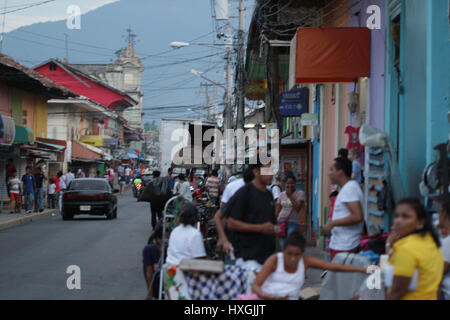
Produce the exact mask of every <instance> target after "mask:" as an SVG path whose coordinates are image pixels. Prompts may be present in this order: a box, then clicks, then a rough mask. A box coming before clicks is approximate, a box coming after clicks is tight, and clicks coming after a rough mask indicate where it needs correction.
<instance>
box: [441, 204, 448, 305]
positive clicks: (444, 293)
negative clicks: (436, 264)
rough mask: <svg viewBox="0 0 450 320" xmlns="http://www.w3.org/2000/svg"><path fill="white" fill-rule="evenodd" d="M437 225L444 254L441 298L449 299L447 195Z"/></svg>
mask: <svg viewBox="0 0 450 320" xmlns="http://www.w3.org/2000/svg"><path fill="white" fill-rule="evenodd" d="M439 226H440V227H441V230H442V236H443V239H442V247H441V251H442V254H443V256H444V272H443V274H444V275H443V278H442V284H441V294H440V297H441V299H442V300H450V197H449V196H447V197H446V198H445V199H444V201H443V203H442V205H441V210H440V211H439Z"/></svg>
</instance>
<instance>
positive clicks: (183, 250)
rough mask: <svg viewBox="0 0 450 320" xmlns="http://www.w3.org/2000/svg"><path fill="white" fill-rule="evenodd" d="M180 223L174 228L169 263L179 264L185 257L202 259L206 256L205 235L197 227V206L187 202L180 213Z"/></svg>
mask: <svg viewBox="0 0 450 320" xmlns="http://www.w3.org/2000/svg"><path fill="white" fill-rule="evenodd" d="M179 219H180V225H179V226H178V227H176V228H175V229H173V231H172V233H171V234H170V238H169V247H168V249H167V264H168V265H179V264H180V262H181V261H182V260H184V259H201V258H205V257H206V251H205V246H204V244H203V236H202V234H201V233H200V231H199V230H198V229H197V228H196V227H195V226H196V224H197V222H198V220H199V216H198V211H197V208H196V207H195V206H194V205H193V204H192V203H190V202H185V203H184V204H183V206H182V208H181V212H180V215H179Z"/></svg>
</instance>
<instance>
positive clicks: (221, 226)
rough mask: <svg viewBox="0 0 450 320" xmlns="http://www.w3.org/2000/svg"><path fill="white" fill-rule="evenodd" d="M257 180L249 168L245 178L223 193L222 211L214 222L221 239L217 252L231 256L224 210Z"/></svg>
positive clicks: (231, 185)
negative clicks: (242, 190)
mask: <svg viewBox="0 0 450 320" xmlns="http://www.w3.org/2000/svg"><path fill="white" fill-rule="evenodd" d="M254 178H255V175H254V174H253V170H252V168H250V167H249V168H247V169H246V170H244V174H243V177H242V178H240V179H237V178H236V180H234V181H232V182H231V183H229V184H228V185H227V186H226V187H225V190H224V191H223V195H222V198H221V200H220V209H219V210H217V212H216V214H215V216H214V222H215V223H216V229H217V234H218V236H219V239H218V241H217V246H216V250H217V251H219V252H224V253H225V254H227V255H228V256H230V255H231V247H232V246H231V242H230V241H229V240H228V237H227V235H226V232H225V226H226V219H225V218H224V217H223V214H222V209H223V208H224V207H225V206H226V204H227V203H228V201H230V199H231V198H232V197H233V196H234V195H235V194H236V192H237V191H238V190H239V189H241V188H242V187H243V186H245V185H246V184H247V183H250V182H252V181H253V179H254Z"/></svg>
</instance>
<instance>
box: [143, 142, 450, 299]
mask: <svg viewBox="0 0 450 320" xmlns="http://www.w3.org/2000/svg"><path fill="white" fill-rule="evenodd" d="M359 158H360V153H359V150H350V152H348V151H347V150H340V152H339V155H338V157H337V158H336V159H334V161H333V163H332V164H331V165H330V168H329V178H330V180H331V182H332V184H333V185H335V187H334V191H333V193H332V195H331V197H330V200H331V207H332V208H331V209H332V210H331V213H330V216H329V219H328V221H327V223H326V224H325V225H324V226H323V230H322V234H323V235H324V236H326V237H329V240H330V241H329V252H330V258H331V260H332V261H333V260H334V258H335V256H336V255H337V254H339V253H358V252H360V249H361V248H360V243H361V241H362V237H363V234H364V232H366V231H365V230H366V228H365V221H364V213H363V201H364V196H363V192H362V189H361V184H362V183H363V179H364V177H363V175H362V171H361V164H360V163H359ZM270 170H271V167H270V166H268V165H266V166H263V165H261V164H254V165H250V166H249V167H248V168H247V169H246V170H245V172H243V176H242V177H241V178H238V177H235V178H229V179H228V184H227V185H226V187H225V188H222V187H221V181H220V179H219V178H218V176H219V175H218V173H217V171H213V172H212V174H211V176H210V177H209V178H208V179H207V182H206V185H205V187H206V188H207V190H208V192H209V194H210V197H211V198H216V199H217V201H218V203H219V209H218V211H217V213H216V215H215V217H214V221H215V223H216V228H217V234H218V241H217V250H218V251H222V252H224V253H225V263H232V264H235V265H237V266H240V267H242V268H247V269H252V270H257V271H258V276H257V278H256V280H255V282H254V284H253V288H252V291H253V294H252V295H245V296H243V297H241V298H242V299H298V293H299V291H300V290H301V287H302V285H303V283H304V275H305V270H306V269H308V268H318V269H323V270H329V271H337V272H363V273H370V272H372V271H373V270H375V268H374V267H373V266H371V267H370V268H360V267H356V266H350V265H339V264H335V263H333V262H332V261H331V262H329V261H325V260H321V259H317V258H314V257H311V256H308V255H306V254H305V246H306V240H305V238H304V236H303V232H304V231H305V227H306V226H305V214H304V210H303V209H304V208H305V204H306V203H305V202H306V196H305V193H304V192H303V191H302V190H298V189H297V181H296V178H295V176H294V175H293V174H291V173H287V174H286V176H285V177H284V179H281V177H280V176H279V175H277V176H276V177H275V178H274V176H273V174H272V173H270ZM166 179H167V180H168V181H171V182H172V183H173V177H172V169H170V170H169V172H168V175H167V177H166ZM193 181H195V179H193V178H192V177H189V178H186V177H185V176H184V175H180V176H179V177H178V181H176V183H174V184H173V189H172V191H173V193H174V194H177V193H178V194H181V195H183V197H184V198H185V199H187V200H188V201H186V203H185V204H184V206H183V207H182V210H181V214H180V225H179V226H178V227H176V228H175V229H174V230H173V231H172V233H170V237H169V234H168V235H167V236H168V237H169V243H168V249H167V260H166V261H165V263H167V264H169V265H178V264H179V263H180V261H181V260H182V259H202V258H205V257H206V254H205V248H204V243H203V241H202V235H201V233H200V231H199V230H198V229H197V228H196V227H195V226H196V224H197V222H198V219H199V216H198V212H197V209H196V207H195V206H194V205H193V204H192V203H191V201H192V195H191V192H190V189H191V187H192V182H193ZM219 199H220V200H219ZM449 211H450V208H449V199H445V200H444V201H443V203H442V209H441V212H440V218H439V222H440V228H441V233H442V235H441V237H440V236H439V235H438V233H437V231H436V230H435V229H434V228H433V226H432V223H431V218H430V216H429V214H428V213H427V212H426V210H425V208H424V206H423V204H422V203H421V202H420V200H419V199H415V198H409V199H404V200H402V201H401V202H399V203H398V204H397V207H396V210H395V215H394V223H393V226H392V230H391V232H390V235H389V237H388V238H387V240H386V243H385V245H386V254H388V255H389V264H390V267H391V268H392V270H391V279H392V282H391V283H390V284H389V283H386V287H387V288H388V290H387V295H386V297H387V299H393V300H394V299H395V300H399V299H405V300H409V299H421V300H433V299H438V298H440V299H449V297H450V296H449V293H450V274H449V262H450V240H449V239H450V237H447V235H448V233H449V232H450V231H449V230H450V214H449ZM169 232H170V230H169ZM158 248H159V249H158V250H162V249H161V246H159V247H158ZM143 255H144V265H145V266H144V268H147V267H151V266H150V265H148V264H147V265H146V262H145V261H150V260H149V258H148V253H146V251H145V250H144V253H143ZM146 257H147V258H146ZM151 261H154V259H153V260H151ZM151 268H154V267H151ZM389 270H390V269H387V270H386V272H389ZM152 271H153V272H155V269H152ZM412 282H415V286H413V287H411V285H410V284H411V283H412ZM149 288H150V286H149ZM153 292H154V291H153V289H151V288H150V291H149V297H148V298H154V297H155V296H154V294H153Z"/></svg>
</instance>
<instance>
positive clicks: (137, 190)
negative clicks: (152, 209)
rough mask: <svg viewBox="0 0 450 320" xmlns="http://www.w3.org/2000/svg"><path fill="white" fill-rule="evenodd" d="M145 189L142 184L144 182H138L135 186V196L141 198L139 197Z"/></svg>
mask: <svg viewBox="0 0 450 320" xmlns="http://www.w3.org/2000/svg"><path fill="white" fill-rule="evenodd" d="M143 190H144V186H143V185H142V183H138V184H137V185H135V186H134V187H133V194H134V197H135V198H137V199H139V197H140V196H141V194H142V191H143Z"/></svg>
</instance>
